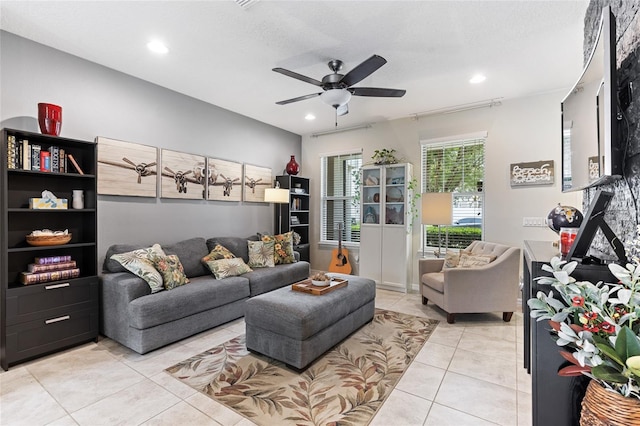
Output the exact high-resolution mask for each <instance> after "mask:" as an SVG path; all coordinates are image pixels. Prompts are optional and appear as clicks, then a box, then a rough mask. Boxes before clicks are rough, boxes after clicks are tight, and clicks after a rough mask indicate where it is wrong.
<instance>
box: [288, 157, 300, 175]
mask: <svg viewBox="0 0 640 426" xmlns="http://www.w3.org/2000/svg"><path fill="white" fill-rule="evenodd" d="M286 171H287V174H290V175H297V174H298V172H299V171H300V165H299V164H298V163H296V156H295V155H292V156H291V160H289V162H288V163H287V168H286Z"/></svg>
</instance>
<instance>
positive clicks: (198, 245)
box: [162, 237, 209, 278]
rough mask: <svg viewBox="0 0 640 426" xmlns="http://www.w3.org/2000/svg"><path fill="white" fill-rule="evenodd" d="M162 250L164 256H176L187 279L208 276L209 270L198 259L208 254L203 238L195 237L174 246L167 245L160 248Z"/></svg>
mask: <svg viewBox="0 0 640 426" xmlns="http://www.w3.org/2000/svg"><path fill="white" fill-rule="evenodd" d="M162 249H163V250H164V252H165V253H166V254H175V255H176V256H178V259H180V263H182V266H183V267H184V273H185V275H186V276H187V277H189V278H191V277H199V276H202V275H209V270H208V269H207V268H206V267H205V266H204V265H203V264H202V262H201V261H200V259H202V258H203V257H204V256H206V255H207V254H208V253H209V249H208V248H207V243H206V242H205V240H204V238H201V237H196V238H190V239H188V240H183V241H180V242H178V243H175V244H167V245H165V246H162Z"/></svg>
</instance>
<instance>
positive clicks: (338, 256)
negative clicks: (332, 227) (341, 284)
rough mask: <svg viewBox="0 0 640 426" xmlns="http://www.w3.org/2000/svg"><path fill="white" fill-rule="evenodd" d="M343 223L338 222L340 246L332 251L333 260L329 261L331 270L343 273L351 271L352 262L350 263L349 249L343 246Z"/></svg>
mask: <svg viewBox="0 0 640 426" xmlns="http://www.w3.org/2000/svg"><path fill="white" fill-rule="evenodd" d="M342 227H343V225H342V223H339V224H338V248H337V249H333V251H332V252H331V262H330V263H329V272H339V273H341V274H350V273H351V264H350V263H349V251H348V250H347V249H346V248H342Z"/></svg>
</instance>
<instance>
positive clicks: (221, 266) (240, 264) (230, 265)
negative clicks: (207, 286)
mask: <svg viewBox="0 0 640 426" xmlns="http://www.w3.org/2000/svg"><path fill="white" fill-rule="evenodd" d="M208 265H210V268H211V272H213V275H215V277H216V279H217V280H221V279H223V278H227V277H235V276H238V275H242V274H246V273H247V272H251V271H253V269H251V268H249V266H247V264H246V263H244V260H242V258H241V257H234V258H233V259H218V260H212V261H211V262H209V264H208Z"/></svg>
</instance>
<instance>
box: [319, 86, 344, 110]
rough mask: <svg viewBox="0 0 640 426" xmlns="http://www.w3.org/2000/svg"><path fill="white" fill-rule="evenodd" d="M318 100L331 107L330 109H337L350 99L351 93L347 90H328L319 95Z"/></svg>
mask: <svg viewBox="0 0 640 426" xmlns="http://www.w3.org/2000/svg"><path fill="white" fill-rule="evenodd" d="M320 99H322V102H324V103H325V104H327V105H331V106H332V107H335V108H337V107H339V106H342V105H344V104H346V103H347V102H349V100H350V99H351V92H349V91H348V90H347V89H329V90H326V91H324V92H322V94H321V95H320Z"/></svg>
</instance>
